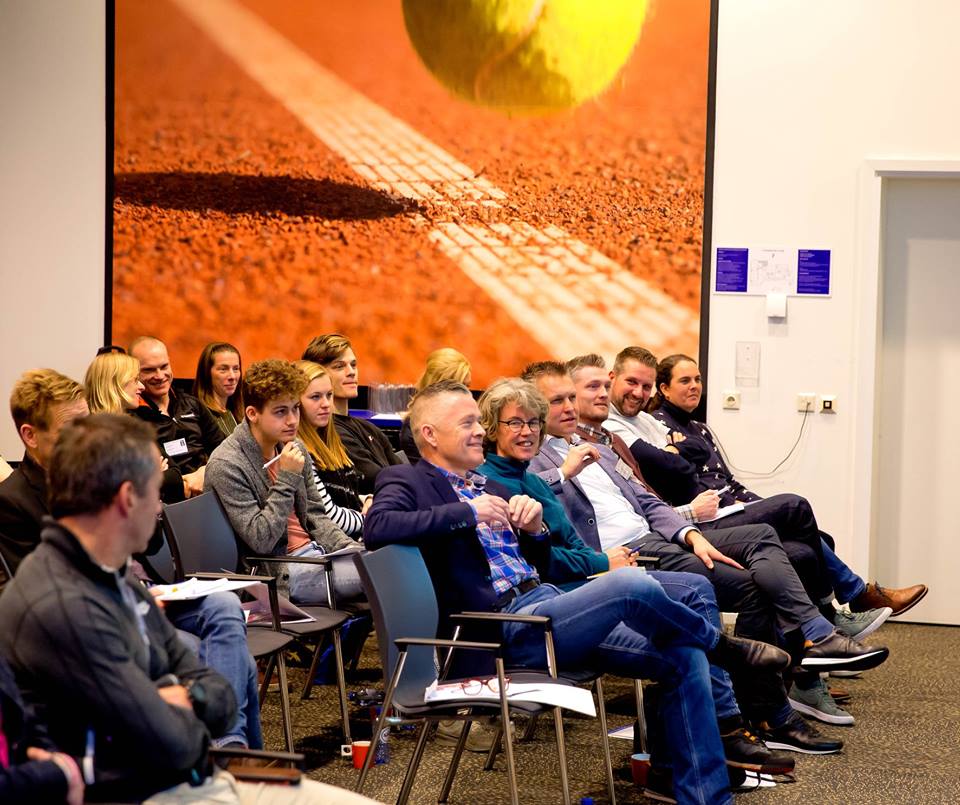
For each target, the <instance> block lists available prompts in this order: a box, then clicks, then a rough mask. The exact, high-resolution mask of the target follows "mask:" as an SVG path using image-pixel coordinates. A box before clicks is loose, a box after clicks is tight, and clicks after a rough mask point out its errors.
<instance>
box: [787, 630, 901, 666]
mask: <svg viewBox="0 0 960 805" xmlns="http://www.w3.org/2000/svg"><path fill="white" fill-rule="evenodd" d="M804 649H805V651H804V654H803V659H802V660H800V665H801V667H803V668H806V669H807V670H808V671H837V670H841V669H842V670H845V671H866V670H867V669H869V668H876V667H877V666H878V665H880V663H882V662H883V661H884V660H886V659H887V657H888V656H889V655H890V650H889V649H887V648H883V647H882V646H864V645H862V644H860V643H858V642H857V641H856V640H853V639H852V638H849V637H847V636H846V635H842V634H840V632H834V633H833V634H831V635H828V636H827V637H825V638H823V640H818V641H817V642H816V643H811V642H810V641H809V640H808V641H807V642H806V643H805V644H804Z"/></svg>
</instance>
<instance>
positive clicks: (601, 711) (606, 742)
mask: <svg viewBox="0 0 960 805" xmlns="http://www.w3.org/2000/svg"><path fill="white" fill-rule="evenodd" d="M593 686H594V689H595V690H596V692H597V715H598V716H599V717H600V739H601V740H602V741H603V762H604V764H605V765H606V768H607V793H608V794H609V795H610V805H617V792H616V788H615V786H614V783H613V760H612V759H611V758H610V736H609V735H608V734H607V705H606V703H605V702H604V700H603V682H602V681H601V680H600V677H599V676H598V677H597V679H596V681H595V682H594V683H593Z"/></svg>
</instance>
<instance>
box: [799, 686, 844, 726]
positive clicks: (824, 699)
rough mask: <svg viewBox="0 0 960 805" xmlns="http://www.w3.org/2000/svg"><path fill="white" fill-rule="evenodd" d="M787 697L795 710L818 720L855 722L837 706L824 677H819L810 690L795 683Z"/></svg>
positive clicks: (825, 721) (840, 722) (839, 722)
mask: <svg viewBox="0 0 960 805" xmlns="http://www.w3.org/2000/svg"><path fill="white" fill-rule="evenodd" d="M787 698H788V699H789V700H790V704H791V705H792V706H793V709H794V710H797V711H798V712H800V713H803V714H804V715H807V716H810V717H811V718H815V719H817V721H823V722H824V723H826V724H846V725H850V724H853V716H852V715H850V714H849V713H848V712H847V711H846V710H843V709H841V708H840V707H838V706H837V703H836V702H835V701H834V700H833V696H831V695H830V692H829V691H828V690H827V686H826V685H824V684H823V680H822V679H818V680H817V683H816V685H814V686H813V687H812V688H810V689H809V690H803V689H802V688H798V687H797V686H796V685H794V686H793V687H791V688H790V693H789V695H788V696H787Z"/></svg>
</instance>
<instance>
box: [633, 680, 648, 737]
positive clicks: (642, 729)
mask: <svg viewBox="0 0 960 805" xmlns="http://www.w3.org/2000/svg"><path fill="white" fill-rule="evenodd" d="M633 691H634V694H635V695H636V697H637V735H636V736H634V737H635V738H636V739H637V745H638V746H639V747H640V751H641V752H644V753H646V752H647V751H649V750H648V749H647V717H646V714H645V713H644V712H643V682H641V681H640V680H639V679H634V680H633Z"/></svg>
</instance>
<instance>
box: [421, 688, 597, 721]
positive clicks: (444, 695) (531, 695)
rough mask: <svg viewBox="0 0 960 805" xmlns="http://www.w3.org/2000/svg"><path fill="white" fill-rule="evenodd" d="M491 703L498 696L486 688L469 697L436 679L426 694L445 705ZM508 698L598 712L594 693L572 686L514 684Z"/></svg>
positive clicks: (591, 712) (586, 711) (425, 697)
mask: <svg viewBox="0 0 960 805" xmlns="http://www.w3.org/2000/svg"><path fill="white" fill-rule="evenodd" d="M461 699H463V700H468V699H472V700H477V699H482V700H488V701H491V702H497V701H499V700H500V697H499V695H498V694H496V693H494V692H493V691H491V690H490V689H489V688H488V687H487V686H486V685H484V686H483V688H481V692H480V693H479V694H475V695H471V696H468V695H467V694H466V693H464V692H463V688H462V687H461V686H460V684H459V683H457V682H451V683H445V684H439V683H438V682H437V680H434V681H433V682H431V683H430V684H429V685H428V686H427V687H426V689H425V690H424V692H423V700H424V701H425V702H443V701H459V700H461ZM507 699H518V700H521V701H526V702H539V703H540V704H547V705H550V706H551V707H563V708H565V709H567V710H573V711H574V712H576V713H583V714H584V715H585V716H596V715H597V710H596V707H595V705H594V703H593V694H591V693H590V691H589V690H584V689H583V688H576V687H573V686H572V685H557V684H554V683H551V682H531V683H519V682H511V683H510V687H509V688H508V689H507Z"/></svg>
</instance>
